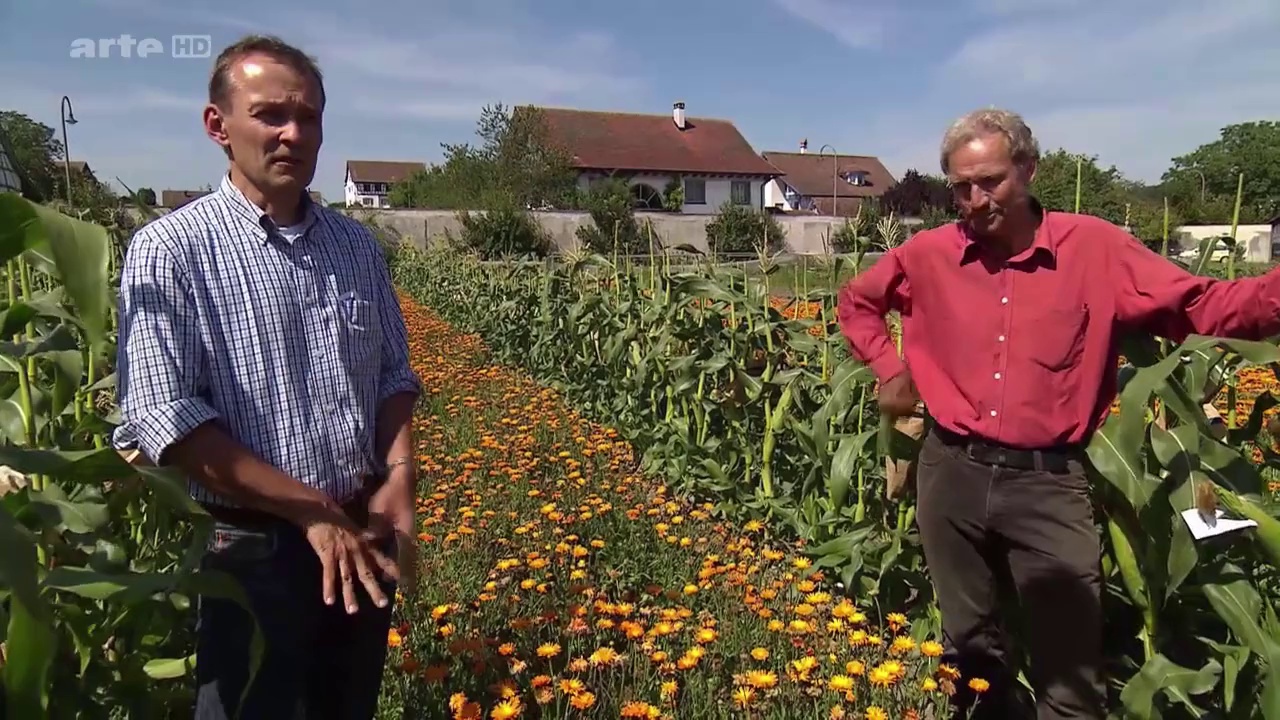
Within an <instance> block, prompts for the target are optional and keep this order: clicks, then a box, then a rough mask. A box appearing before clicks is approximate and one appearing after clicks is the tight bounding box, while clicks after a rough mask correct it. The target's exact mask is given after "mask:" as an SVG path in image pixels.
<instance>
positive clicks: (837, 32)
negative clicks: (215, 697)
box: [773, 0, 890, 49]
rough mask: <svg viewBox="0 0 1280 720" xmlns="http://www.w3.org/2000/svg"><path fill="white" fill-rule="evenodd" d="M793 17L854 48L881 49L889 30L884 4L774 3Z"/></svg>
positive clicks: (838, 0)
mask: <svg viewBox="0 0 1280 720" xmlns="http://www.w3.org/2000/svg"><path fill="white" fill-rule="evenodd" d="M773 1H774V3H775V4H776V5H777V6H778V7H780V8H782V9H783V10H785V11H787V12H788V13H790V14H792V15H794V16H795V17H796V18H799V19H800V20H803V21H804V22H807V23H809V24H810V25H813V26H814V27H816V28H818V29H820V30H822V31H824V32H828V33H831V34H832V35H834V36H835V37H836V39H838V40H839V41H840V42H842V43H844V44H845V45H848V46H849V47H852V48H857V49H868V48H875V47H878V46H880V44H881V43H882V42H883V41H884V38H885V34H886V32H887V31H888V27H889V19H890V17H889V16H890V11H889V10H888V9H887V8H886V6H885V3H883V2H864V3H855V2H854V0H773Z"/></svg>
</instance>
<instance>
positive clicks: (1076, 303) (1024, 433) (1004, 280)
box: [837, 212, 1280, 448]
mask: <svg viewBox="0 0 1280 720" xmlns="http://www.w3.org/2000/svg"><path fill="white" fill-rule="evenodd" d="M890 310H896V311H898V312H899V313H900V315H901V317H902V325H903V355H904V356H905V362H904V359H903V358H899V357H898V353H897V351H896V348H895V347H894V345H893V341H892V340H891V339H890V337H889V333H888V328H887V327H886V324H885V320H884V315H885V313H886V312H888V311H890ZM837 316H838V318H839V322H840V327H841V330H842V332H843V333H844V335H845V337H846V338H847V339H848V341H849V343H850V346H851V348H852V350H853V353H854V354H855V356H857V357H858V358H859V359H860V360H862V361H863V362H865V363H867V364H868V365H869V366H870V367H871V369H872V371H873V372H874V373H875V374H876V376H877V378H879V380H880V381H881V383H884V382H886V381H888V380H889V379H891V378H892V377H894V376H895V375H897V374H898V373H900V372H901V371H903V370H904V369H905V368H907V367H910V369H911V375H912V378H913V379H914V380H915V383H916V387H917V388H918V390H919V392H920V397H921V399H922V400H924V403H925V405H926V406H927V407H928V409H929V413H930V415H932V416H933V418H934V419H935V420H936V421H937V423H938V424H939V425H941V426H943V427H945V428H947V429H949V430H951V431H953V432H956V433H959V434H962V435H969V436H974V437H978V438H982V439H985V440H988V441H994V442H997V443H1002V444H1005V445H1008V446H1011V447H1020V448H1038V447H1039V448H1042V447H1049V446H1055V445H1062V444H1067V443H1081V442H1088V441H1089V439H1090V437H1091V436H1092V433H1093V431H1094V430H1095V429H1096V428H1097V427H1098V426H1099V425H1100V424H1101V423H1102V421H1103V420H1104V419H1105V418H1106V416H1107V413H1108V411H1109V409H1110V406H1111V403H1112V401H1113V400H1114V399H1115V395H1116V380H1117V377H1116V376H1117V371H1116V361H1117V356H1118V342H1119V338H1120V336H1121V334H1122V333H1123V332H1125V329H1126V328H1129V329H1144V330H1147V331H1149V332H1151V333H1153V334H1155V335H1159V336H1161V337H1166V338H1169V339H1171V340H1174V341H1179V342H1180V341H1181V340H1183V339H1185V337H1186V336H1187V335H1189V334H1193V333H1198V334H1203V335H1214V336H1225V337H1234V338H1241V339H1255V340H1256V339H1262V338H1265V337H1270V336H1273V335H1276V334H1280V271H1275V270H1273V271H1272V272H1270V273H1268V274H1266V275H1264V276H1261V277H1255V278H1245V279H1241V280H1237V281H1235V282H1225V281H1220V280H1214V279H1212V278H1206V277H1200V276H1196V275H1193V274H1191V273H1189V272H1187V271H1186V270H1183V269H1182V268H1180V267H1178V266H1177V265H1175V264H1174V263H1173V262H1171V261H1169V260H1167V259H1165V258H1163V257H1161V256H1160V254H1159V253H1156V252H1153V251H1151V250H1150V249H1148V248H1147V247H1146V246H1144V245H1142V243H1140V242H1139V241H1138V240H1137V239H1135V238H1134V237H1132V236H1131V235H1129V234H1128V233H1126V232H1124V231H1123V230H1121V229H1120V228H1118V227H1116V226H1114V225H1112V224H1110V223H1108V222H1106V221H1104V220H1101V219H1098V218H1095V217H1091V216H1088V215H1076V214H1072V213H1061V212H1048V213H1045V215H1044V220H1043V222H1042V223H1041V224H1040V228H1039V230H1038V231H1037V233H1036V236H1035V241H1034V244H1033V245H1032V246H1031V247H1030V248H1028V249H1027V250H1025V251H1023V252H1022V253H1020V254H1018V255H1016V256H1014V257H1012V258H1010V259H1009V260H1008V261H1005V262H1002V261H1000V260H998V259H995V258H993V257H992V256H991V254H990V253H987V252H984V251H983V248H982V246H981V245H980V244H979V243H977V242H975V241H974V240H973V239H972V238H971V237H970V236H969V234H968V233H967V232H966V230H965V229H964V226H963V225H962V224H959V223H954V224H951V225H947V226H944V227H940V228H935V229H933V230H927V231H923V232H920V233H917V234H916V235H915V236H914V237H912V238H911V239H910V240H908V241H907V242H905V243H903V244H902V245H901V246H899V247H896V248H894V249H893V250H891V251H890V252H888V253H886V254H885V255H884V256H883V257H881V259H880V260H879V261H878V262H876V263H875V265H873V266H872V267H871V268H870V269H868V270H867V271H865V272H864V273H862V274H861V275H859V276H858V277H856V278H854V279H853V280H852V281H850V282H849V284H848V285H847V286H846V287H845V288H844V289H843V290H841V293H840V300H839V308H838V315H837Z"/></svg>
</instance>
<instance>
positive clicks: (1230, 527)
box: [1182, 508, 1258, 540]
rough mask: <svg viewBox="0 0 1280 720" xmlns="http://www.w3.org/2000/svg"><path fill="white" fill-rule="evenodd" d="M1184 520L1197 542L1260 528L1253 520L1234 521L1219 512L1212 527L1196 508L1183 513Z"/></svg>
mask: <svg viewBox="0 0 1280 720" xmlns="http://www.w3.org/2000/svg"><path fill="white" fill-rule="evenodd" d="M1182 520H1183V522H1185V523H1186V524H1187V528H1188V529H1189V530H1191V537H1193V538H1195V539H1196V540H1203V539H1205V538H1207V537H1213V536H1214V535H1224V534H1226V533H1229V532H1239V531H1240V530H1244V529H1246V528H1251V527H1258V523H1256V522H1254V521H1252V520H1232V519H1228V518H1225V517H1223V516H1222V511H1221V510H1218V511H1217V513H1215V516H1214V522H1213V524H1212V525H1210V524H1209V523H1206V522H1205V521H1204V517H1203V516H1202V515H1201V514H1200V511H1199V510H1198V509H1196V508H1191V509H1189V510H1183V511H1182Z"/></svg>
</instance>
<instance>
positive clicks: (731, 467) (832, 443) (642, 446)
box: [393, 218, 1280, 720]
mask: <svg viewBox="0 0 1280 720" xmlns="http://www.w3.org/2000/svg"><path fill="white" fill-rule="evenodd" d="M885 220H887V218H886V219H885ZM841 262H843V259H842V260H839V261H836V262H835V263H832V264H831V266H830V273H829V277H830V278H832V279H833V278H835V277H837V276H840V275H842V273H841V272H840V269H839V267H838V266H839V265H840V263H841ZM851 265H853V267H851V268H850V269H851V270H852V271H853V272H857V267H856V263H851ZM393 266H394V268H395V269H394V272H395V274H396V277H397V279H398V282H400V283H402V286H404V287H406V289H408V290H409V291H410V292H413V293H414V294H415V295H417V296H418V297H420V298H421V299H422V300H423V301H425V302H427V303H428V304H429V305H430V306H431V307H433V308H435V309H436V310H437V311H438V312H440V313H442V315H443V316H444V317H445V319H447V320H449V321H450V322H452V323H455V324H458V325H459V326H461V327H463V328H465V329H467V330H473V331H476V332H479V333H480V334H481V336H482V337H483V338H484V339H485V340H486V342H487V343H488V344H489V346H490V347H491V348H492V350H493V353H494V356H495V359H497V360H498V361H499V362H505V363H512V364H518V365H521V366H523V367H525V368H527V369H528V370H529V371H531V372H532V373H533V374H534V376H535V377H537V378H539V379H540V380H542V381H544V382H547V383H549V384H551V385H552V386H553V387H555V388H556V389H557V390H559V391H560V392H562V393H563V394H564V395H565V396H566V397H567V398H568V399H569V400H571V401H572V402H573V403H574V404H575V405H576V406H577V407H578V408H580V409H581V410H583V411H584V412H585V413H586V414H587V415H588V416H589V417H592V418H594V419H596V420H598V421H604V422H609V423H610V424H611V425H613V426H615V427H617V428H618V429H619V431H620V432H621V433H622V435H623V436H624V437H625V438H626V439H628V440H629V441H630V442H632V443H633V444H634V446H635V447H636V448H637V450H638V451H639V452H640V453H641V457H642V462H643V466H644V469H645V470H646V471H647V472H650V473H656V474H658V475H660V476H662V477H665V478H666V479H667V480H668V481H669V482H670V483H672V485H673V486H674V487H676V488H677V489H678V490H680V491H683V492H692V493H694V494H695V495H701V496H703V497H706V498H708V499H710V500H712V501H714V502H716V503H717V507H718V509H719V510H721V511H723V512H725V513H726V514H728V515H729V516H731V517H733V518H735V519H742V518H746V517H756V518H764V519H768V520H770V521H772V522H773V523H774V524H775V526H780V527H782V528H786V529H788V530H789V531H790V532H791V533H793V534H794V535H796V536H798V537H799V538H802V539H803V540H804V541H805V542H806V544H807V545H808V546H809V547H810V548H811V550H810V552H811V554H812V556H813V557H814V559H815V561H816V566H817V567H821V568H827V569H829V570H830V571H831V572H832V573H833V575H834V576H835V577H838V578H840V579H841V580H842V581H843V582H844V583H845V584H846V586H847V587H848V588H849V592H850V593H851V594H852V595H853V596H854V597H856V598H857V599H858V600H860V601H864V602H869V603H875V604H876V605H877V606H879V607H881V608H884V607H893V608H899V607H905V608H906V611H907V614H908V615H909V616H910V617H911V618H912V620H913V624H912V630H913V632H920V633H927V632H929V631H931V630H932V629H935V628H936V626H937V619H938V616H937V609H936V607H935V606H934V605H933V595H932V590H931V586H930V583H929V581H928V576H927V572H926V569H925V567H924V563H923V556H922V554H921V552H920V548H919V538H918V534H917V532H916V528H915V523H914V517H915V506H914V500H913V498H911V497H910V496H907V497H905V498H902V499H900V500H897V501H890V500H888V499H885V496H884V480H883V470H882V468H883V467H884V462H885V460H886V458H889V457H892V458H911V457H913V456H914V453H915V452H916V449H917V446H916V444H915V443H914V442H913V441H911V440H910V439H908V438H907V437H906V436H905V435H902V434H901V433H900V432H898V431H897V430H896V429H894V428H892V427H891V426H888V425H885V424H882V423H881V422H879V418H878V414H877V412H876V410H875V406H874V397H875V380H874V377H873V375H872V374H871V373H870V372H869V371H868V370H867V368H866V367H865V366H863V365H862V364H860V363H858V362H857V361H856V360H854V359H852V358H850V357H849V356H848V355H847V354H846V352H845V346H844V341H843V338H842V337H841V336H840V334H839V330H838V327H837V326H836V325H835V324H834V300H835V288H836V283H835V281H834V280H832V281H831V282H828V283H823V284H819V285H818V287H816V288H808V289H807V291H801V293H800V295H801V297H799V298H798V299H797V300H798V302H804V301H808V302H811V303H815V304H816V305H817V309H816V316H815V314H814V313H809V312H806V313H792V312H788V311H786V309H785V308H784V309H779V308H777V306H776V305H775V304H774V303H773V302H771V301H770V298H769V287H770V285H769V273H768V271H766V273H765V275H764V279H763V281H761V280H757V279H749V278H748V277H747V276H746V275H745V271H744V270H742V269H737V268H727V267H723V266H713V265H709V266H705V267H697V268H682V269H681V270H680V271H679V272H673V271H672V270H671V269H670V268H665V267H664V268H658V272H655V273H651V274H648V275H640V274H637V273H634V272H632V271H631V269H630V268H627V267H621V266H615V265H613V264H611V263H609V262H608V261H607V260H606V259H605V258H603V257H600V256H588V257H583V258H578V259H575V260H574V261H573V262H572V263H571V264H569V265H565V266H556V267H542V266H539V267H536V268H525V269H524V270H523V271H513V272H504V273H495V272H493V271H492V268H491V267H480V266H478V265H476V264H473V263H472V262H470V261H468V260H467V259H465V258H459V257H457V256H456V255H445V254H438V255H422V254H419V253H416V252H412V251H405V252H403V253H401V254H400V256H399V257H398V258H397V259H396V261H395V262H394V263H393ZM774 269H776V266H775V268H774ZM499 307H500V308H503V311H501V312H483V313H478V312H475V310H474V309H475V308H499ZM811 316H812V317H811ZM582 328H589V330H587V331H583V330H582ZM1125 354H1126V356H1127V357H1128V358H1129V359H1130V361H1131V362H1132V363H1133V365H1132V366H1129V367H1126V368H1124V369H1122V370H1121V371H1120V373H1119V375H1120V379H1121V383H1122V385H1123V393H1122V395H1121V403H1120V411H1119V412H1118V413H1117V414H1114V415H1112V416H1111V417H1110V418H1109V419H1108V420H1107V422H1106V423H1105V424H1104V426H1103V428H1102V430H1101V431H1100V432H1099V433H1098V434H1097V435H1096V436H1095V438H1094V441H1093V443H1092V445H1091V446H1090V448H1089V454H1090V458H1091V460H1092V472H1093V473H1094V482H1093V487H1094V495H1095V501H1096V505H1097V507H1098V508H1099V511H1100V512H1099V514H1098V516H1097V521H1098V532H1099V533H1100V534H1101V535H1102V536H1103V538H1104V548H1105V554H1104V557H1103V575H1104V580H1105V583H1106V586H1107V587H1106V591H1105V592H1104V598H1103V601H1104V604H1105V607H1104V616H1105V618H1106V632H1105V636H1106V638H1107V657H1108V658H1110V659H1111V660H1110V664H1109V666H1108V668H1107V671H1108V675H1109V676H1110V679H1111V680H1112V681H1113V683H1114V684H1113V686H1112V691H1111V697H1110V702H1109V705H1110V706H1112V707H1124V708H1125V709H1126V710H1127V711H1128V713H1129V714H1130V715H1131V716H1132V717H1137V718H1156V717H1161V718H1175V717H1176V718H1191V717H1204V716H1205V713H1206V712H1209V711H1211V710H1212V709H1215V708H1216V709H1220V710H1227V709H1230V711H1231V713H1232V715H1231V716H1232V717H1241V718H1250V719H1254V718H1264V719H1266V720H1274V718H1276V717H1277V715H1276V713H1277V712H1278V711H1277V709H1278V708H1280V644H1278V643H1280V621H1277V619H1276V612H1275V610H1276V603H1277V601H1278V600H1280V576H1278V575H1277V574H1276V569H1275V568H1276V564H1277V562H1280V519H1278V518H1277V517H1276V513H1277V509H1276V508H1275V507H1274V506H1272V505H1269V504H1268V502H1269V501H1268V500H1266V498H1267V497H1269V491H1268V489H1267V485H1266V482H1265V481H1264V478H1263V474H1262V473H1263V469H1262V468H1260V467H1259V466H1258V465H1255V464H1254V463H1253V462H1251V461H1250V459H1249V458H1250V455H1251V454H1252V453H1254V452H1259V451H1260V452H1262V453H1263V458H1264V462H1265V463H1266V464H1267V466H1276V465H1280V456H1276V455H1275V453H1274V451H1273V450H1272V449H1271V446H1270V443H1264V442H1263V441H1262V440H1261V438H1260V434H1261V433H1260V430H1261V426H1262V413H1263V412H1264V411H1265V410H1267V409H1269V408H1270V407H1272V406H1274V405H1275V404H1276V403H1277V402H1280V401H1276V400H1275V399H1274V398H1272V399H1260V400H1259V402H1258V403H1257V404H1255V406H1254V407H1255V409H1254V412H1253V415H1252V416H1251V417H1249V418H1248V419H1247V420H1246V421H1244V422H1241V423H1237V424H1233V425H1232V429H1231V430H1230V432H1229V433H1228V434H1227V435H1226V436H1224V437H1222V438H1219V437H1217V436H1216V435H1215V434H1214V431H1213V430H1212V428H1211V427H1210V426H1209V424H1208V421H1207V420H1206V418H1205V415H1204V411H1203V410H1202V404H1203V403H1204V402H1206V401H1207V400H1208V399H1210V398H1212V397H1214V396H1215V395H1216V394H1217V393H1218V392H1219V390H1220V389H1222V388H1223V387H1230V386H1231V385H1232V384H1233V383H1235V382H1236V379H1235V378H1236V377H1237V376H1238V375H1239V373H1240V372H1241V371H1242V370H1244V369H1245V368H1247V367H1249V366H1253V365H1259V364H1261V365H1265V366H1268V367H1269V368H1270V369H1271V370H1272V371H1273V372H1280V350H1277V348H1276V346H1275V345H1274V344H1271V343H1238V342H1231V341H1219V340H1215V339H1212V338H1196V337H1193V338H1191V339H1188V340H1187V342H1186V343H1185V344H1184V345H1182V346H1181V347H1172V348H1168V349H1162V348H1161V347H1160V345H1159V343H1157V342H1156V341H1155V340H1153V339H1151V338H1142V337H1134V338H1129V339H1128V343H1127V347H1126V348H1125ZM1157 401H1158V403H1157ZM1192 483H1208V487H1210V488H1211V489H1212V490H1213V492H1214V493H1215V494H1216V495H1217V497H1218V499H1219V502H1220V504H1221V505H1222V506H1223V507H1224V508H1225V509H1226V510H1227V511H1228V512H1230V513H1232V514H1234V515H1236V516H1244V517H1248V518H1250V519H1253V520H1255V521H1256V522H1258V524H1259V528H1258V531H1257V532H1256V533H1249V534H1242V535H1237V536H1227V537H1222V538H1218V539H1216V540H1214V541H1212V542H1208V543H1198V542H1194V541H1193V540H1192V539H1191V537H1190V534H1189V531H1188V529H1187V527H1186V525H1185V524H1184V523H1183V521H1182V518H1181V517H1180V513H1181V512H1182V511H1183V510H1186V509H1189V508H1191V507H1193V502H1192V498H1191V496H1192ZM1228 668H1229V669H1230V670H1229V671H1228Z"/></svg>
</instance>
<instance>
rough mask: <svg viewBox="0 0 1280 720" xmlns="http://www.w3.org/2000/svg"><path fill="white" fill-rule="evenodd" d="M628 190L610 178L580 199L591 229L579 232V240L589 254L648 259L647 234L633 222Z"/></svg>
mask: <svg viewBox="0 0 1280 720" xmlns="http://www.w3.org/2000/svg"><path fill="white" fill-rule="evenodd" d="M632 202H633V201H632V199H631V190H630V189H629V188H628V187H627V184H626V183H625V182H623V181H621V180H618V179H614V178H611V179H609V180H606V181H604V182H602V183H600V184H598V185H595V186H593V187H592V188H591V190H589V191H588V192H587V193H586V196H585V197H584V198H583V205H584V207H585V209H586V210H587V212H589V213H590V214H591V222H592V224H591V225H583V226H582V227H580V228H578V232H577V235H578V240H579V241H580V242H581V243H582V244H583V246H584V247H586V248H587V249H588V250H591V251H593V252H597V253H600V254H601V255H612V254H613V253H614V252H617V253H618V254H619V255H648V254H650V253H652V252H654V250H653V249H652V248H651V247H650V243H649V237H650V234H649V233H648V232H645V231H646V230H647V229H648V228H647V227H646V228H642V227H641V226H640V224H639V223H637V222H636V214H635V210H634V207H633V205H632Z"/></svg>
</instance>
